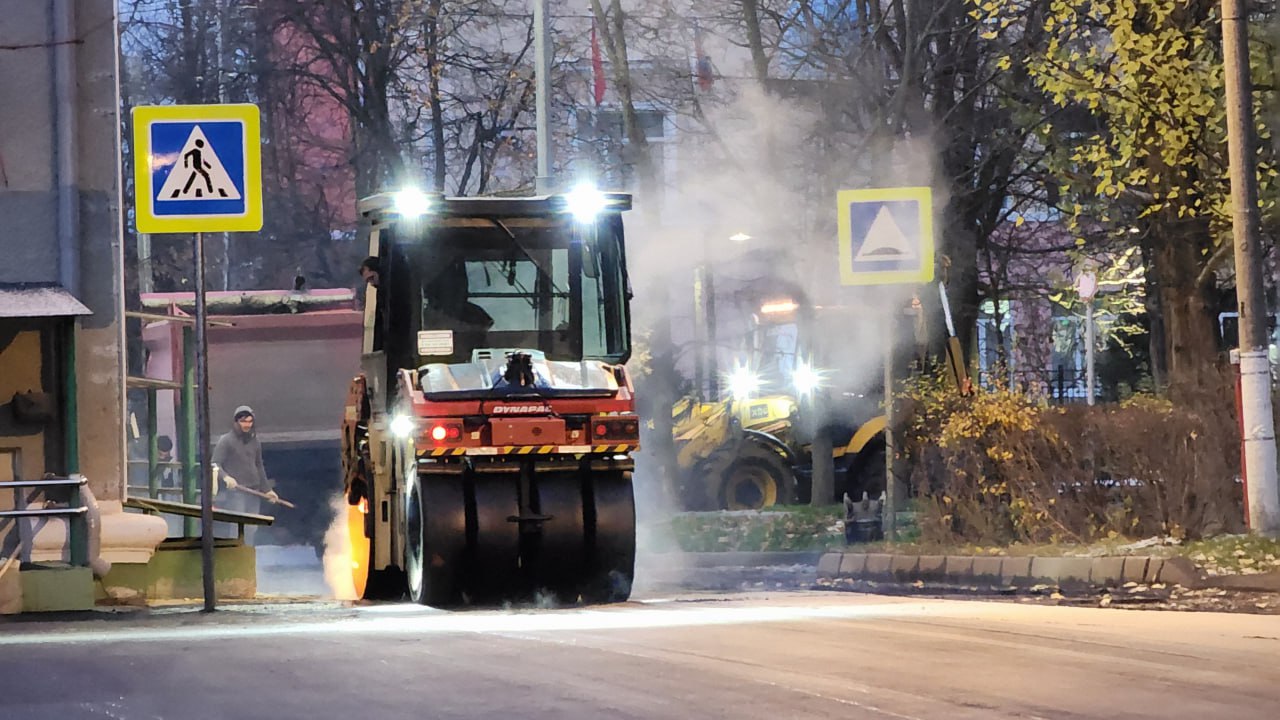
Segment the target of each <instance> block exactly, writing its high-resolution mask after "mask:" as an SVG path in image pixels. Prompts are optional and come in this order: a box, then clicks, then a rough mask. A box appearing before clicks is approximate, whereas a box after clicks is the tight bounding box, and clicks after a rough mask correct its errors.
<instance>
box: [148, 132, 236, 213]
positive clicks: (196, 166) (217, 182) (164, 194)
mask: <svg viewBox="0 0 1280 720" xmlns="http://www.w3.org/2000/svg"><path fill="white" fill-rule="evenodd" d="M239 199H240V191H238V190H236V184H235V183H234V182H232V181H231V176H230V175H228V174H227V169H226V168H224V167H223V166H222V161H221V160H219V159H218V155H217V153H215V152H214V151H213V146H212V145H210V144H209V139H208V138H206V137H205V136H204V131H202V130H201V129H200V126H199V125H197V126H195V127H194V128H192V129H191V135H190V136H189V137H188V138H187V141H186V142H185V143H183V144H182V152H180V153H179V154H178V159H177V161H176V162H174V163H173V169H172V170H170V171H169V177H167V178H165V181H164V185H162V186H161V187H160V193H159V194H158V195H157V196H156V200H239Z"/></svg>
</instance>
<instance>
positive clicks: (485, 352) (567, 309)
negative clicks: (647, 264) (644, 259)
mask: <svg viewBox="0 0 1280 720" xmlns="http://www.w3.org/2000/svg"><path fill="white" fill-rule="evenodd" d="M596 200H597V202H598V206H597V210H596V212H594V213H592V214H591V215H590V216H589V217H588V216H585V215H584V213H582V212H575V208H574V207H573V205H574V202H573V200H572V199H571V198H570V197H569V196H566V195H553V196H549V197H539V198H515V199H513V198H444V197H441V196H427V198H426V200H425V201H424V202H422V203H421V204H420V206H419V207H421V209H422V212H418V213H406V212H403V211H400V210H398V209H397V201H396V198H395V197H394V196H374V197H373V198H369V199H368V200H365V201H362V203H361V213H362V216H363V217H364V218H365V220H366V223H367V228H368V231H369V252H370V255H372V256H375V257H376V258H378V262H379V282H378V287H377V288H376V289H374V288H370V289H369V291H368V293H369V294H368V297H367V299H366V308H365V313H366V315H365V355H366V360H373V361H374V364H378V365H381V366H382V367H383V368H385V370H383V372H382V373H378V374H383V373H385V375H384V382H383V388H384V389H387V388H386V387H385V386H386V384H387V383H386V382H385V378H386V377H391V376H393V375H394V372H395V371H396V370H399V369H417V368H420V367H424V366H427V365H432V364H444V365H455V364H465V363H471V362H473V361H476V360H477V359H478V358H482V357H489V356H497V357H501V356H502V354H503V353H505V352H509V351H511V350H516V349H519V350H521V351H523V352H531V353H534V354H537V355H539V356H540V357H544V358H545V359H546V360H548V361H567V362H580V361H583V360H596V361H600V362H604V363H609V364H621V363H624V362H626V360H627V359H628V358H629V357H630V354H631V346H630V307H629V301H630V297H631V293H630V288H629V283H628V278H627V269H626V262H625V259H624V258H625V244H624V242H625V241H624V237H623V225H622V218H621V212H622V211H624V210H626V209H628V208H629V207H630V202H631V200H630V196H628V195H621V194H598V197H597V198H596ZM371 370H374V368H371V367H369V363H368V362H367V363H366V373H369V372H370V371H371ZM375 382H376V381H375ZM387 390H389V389H387ZM378 394H381V393H378ZM375 402H377V401H376V400H375Z"/></svg>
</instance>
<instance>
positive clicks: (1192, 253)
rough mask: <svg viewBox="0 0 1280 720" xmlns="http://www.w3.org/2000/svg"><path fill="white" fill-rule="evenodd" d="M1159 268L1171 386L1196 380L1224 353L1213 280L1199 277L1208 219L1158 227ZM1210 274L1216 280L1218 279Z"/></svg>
mask: <svg viewBox="0 0 1280 720" xmlns="http://www.w3.org/2000/svg"><path fill="white" fill-rule="evenodd" d="M1157 231H1163V235H1164V237H1158V238H1156V240H1155V243H1154V244H1155V248H1154V250H1155V257H1154V260H1155V262H1154V263H1153V264H1154V270H1155V273H1156V285H1157V293H1158V294H1159V308H1160V312H1161V314H1160V320H1161V324H1162V325H1163V329H1164V333H1163V335H1164V343H1163V348H1162V349H1163V354H1164V357H1165V358H1167V362H1168V366H1167V380H1168V386H1169V387H1170V388H1173V389H1176V388H1178V387H1181V386H1186V385H1189V384H1195V383H1196V382H1197V381H1198V379H1199V378H1200V376H1201V374H1202V373H1203V372H1204V371H1205V370H1206V369H1208V368H1209V367H1210V366H1211V365H1213V364H1214V363H1215V362H1216V360H1217V356H1218V344H1217V334H1216V333H1215V332H1214V318H1213V304H1212V302H1211V298H1210V297H1209V289H1210V288H1209V286H1208V283H1200V282H1198V276H1199V275H1200V268H1201V263H1202V255H1201V250H1202V248H1203V247H1204V245H1205V241H1204V238H1205V237H1206V236H1207V228H1205V227H1203V224H1202V223H1195V224H1190V223H1182V224H1179V225H1175V226H1173V227H1167V226H1166V227H1163V228H1162V227H1160V226H1157ZM1212 277H1213V276H1212V275H1210V282H1211V281H1212Z"/></svg>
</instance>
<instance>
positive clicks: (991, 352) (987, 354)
mask: <svg viewBox="0 0 1280 720" xmlns="http://www.w3.org/2000/svg"><path fill="white" fill-rule="evenodd" d="M998 309H999V310H1000V312H999V313H997V312H996V310H997V306H996V304H995V303H993V302H992V301H990V300H986V301H983V303H982V307H981V311H980V313H979V315H978V368H979V372H980V377H981V378H982V385H983V387H986V388H988V389H990V388H991V387H992V386H993V385H994V384H995V383H996V382H1005V383H1008V384H1010V385H1012V384H1013V382H1014V374H1013V373H1014V361H1013V340H1014V338H1013V304H1012V303H1011V302H1010V301H1008V300H1001V301H1000V305H999V306H998Z"/></svg>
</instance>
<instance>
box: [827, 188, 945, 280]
mask: <svg viewBox="0 0 1280 720" xmlns="http://www.w3.org/2000/svg"><path fill="white" fill-rule="evenodd" d="M895 200H914V201H915V202H916V205H917V207H919V209H920V269H919V270H879V271H876V272H858V271H857V270H854V269H853V237H852V235H853V229H852V228H851V227H850V226H849V206H850V205H852V204H853V203H866V202H892V201H895ZM836 227H837V229H838V230H839V234H840V284H841V285H907V284H913V283H927V282H932V281H933V277H934V267H933V266H934V240H933V189H932V188H929V187H895V188H868V189H864V190H840V191H838V192H837V193H836Z"/></svg>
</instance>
